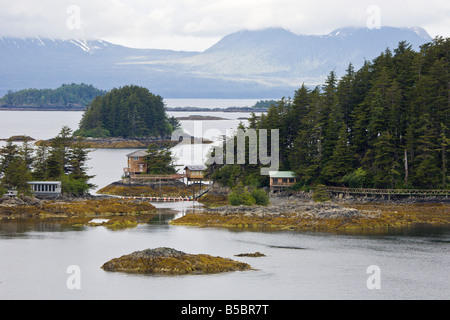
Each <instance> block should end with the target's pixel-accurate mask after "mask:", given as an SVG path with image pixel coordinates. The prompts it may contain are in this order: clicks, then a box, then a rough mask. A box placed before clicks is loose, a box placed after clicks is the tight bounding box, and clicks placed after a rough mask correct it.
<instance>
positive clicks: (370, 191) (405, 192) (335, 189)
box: [326, 187, 450, 197]
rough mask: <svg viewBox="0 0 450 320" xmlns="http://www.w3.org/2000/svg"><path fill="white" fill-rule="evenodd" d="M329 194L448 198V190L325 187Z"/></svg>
mask: <svg viewBox="0 0 450 320" xmlns="http://www.w3.org/2000/svg"><path fill="white" fill-rule="evenodd" d="M326 189H327V191H328V192H331V193H345V194H364V195H378V194H379V195H411V196H413V195H414V196H446V197H448V196H450V190H446V189H368V188H344V187H327V188H326Z"/></svg>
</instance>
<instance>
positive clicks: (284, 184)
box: [269, 171, 297, 192]
mask: <svg viewBox="0 0 450 320" xmlns="http://www.w3.org/2000/svg"><path fill="white" fill-rule="evenodd" d="M269 178H270V191H273V192H275V191H283V190H285V189H287V188H289V187H291V186H293V185H294V184H295V183H296V182H297V177H296V175H295V173H294V172H292V171H270V172H269Z"/></svg>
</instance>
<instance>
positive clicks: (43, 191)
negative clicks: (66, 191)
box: [28, 181, 62, 197]
mask: <svg viewBox="0 0 450 320" xmlns="http://www.w3.org/2000/svg"><path fill="white" fill-rule="evenodd" d="M28 184H29V185H30V187H31V191H32V192H33V194H34V195H36V196H53V197H58V196H59V195H61V193H62V187H61V181H30V182H28Z"/></svg>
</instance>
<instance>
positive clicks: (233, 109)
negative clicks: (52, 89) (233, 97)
mask: <svg viewBox="0 0 450 320" xmlns="http://www.w3.org/2000/svg"><path fill="white" fill-rule="evenodd" d="M0 111H86V108H78V107H73V108H66V107H61V108H57V107H42V108H41V107H39V108H38V107H0ZM166 111H168V112H243V113H248V112H266V111H267V109H264V108H253V107H227V108H200V107H199V108H197V107H172V108H166Z"/></svg>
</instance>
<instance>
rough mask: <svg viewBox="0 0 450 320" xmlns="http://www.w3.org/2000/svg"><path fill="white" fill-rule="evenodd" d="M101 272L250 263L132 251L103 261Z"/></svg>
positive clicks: (180, 270) (203, 270)
mask: <svg viewBox="0 0 450 320" xmlns="http://www.w3.org/2000/svg"><path fill="white" fill-rule="evenodd" d="M102 269H103V270H105V271H115V272H128V273H144V274H166V275H182V274H208V273H220V272H229V271H244V270H251V269H252V268H251V266H250V265H248V264H246V263H243V262H238V261H234V260H231V259H227V258H222V257H213V256H210V255H206V254H198V255H193V254H188V253H184V252H182V251H178V250H175V249H172V248H156V249H147V250H143V251H136V252H133V253H131V254H128V255H124V256H122V257H120V258H115V259H112V260H110V261H108V262H106V263H105V264H104V265H103V266H102Z"/></svg>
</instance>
